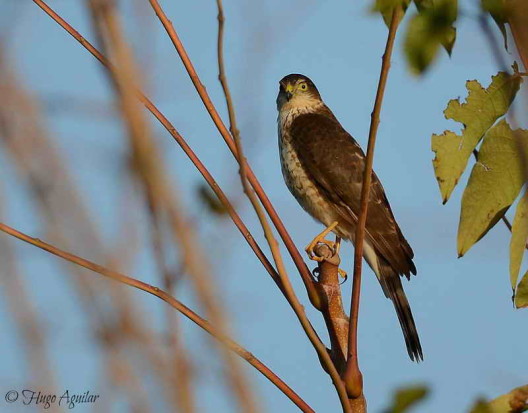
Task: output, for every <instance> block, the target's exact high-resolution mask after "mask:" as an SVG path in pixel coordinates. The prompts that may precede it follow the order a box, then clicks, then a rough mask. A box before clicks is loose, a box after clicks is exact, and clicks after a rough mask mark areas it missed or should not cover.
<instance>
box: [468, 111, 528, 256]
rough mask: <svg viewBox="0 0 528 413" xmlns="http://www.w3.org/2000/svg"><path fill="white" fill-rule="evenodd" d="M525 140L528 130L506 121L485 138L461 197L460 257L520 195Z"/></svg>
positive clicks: (490, 131) (526, 141)
mask: <svg viewBox="0 0 528 413" xmlns="http://www.w3.org/2000/svg"><path fill="white" fill-rule="evenodd" d="M521 142H522V143H521ZM526 143H528V131H524V130H518V131H516V132H515V134H514V132H513V131H512V130H511V129H510V126H509V125H508V124H507V123H506V121H505V120H501V121H500V122H499V123H498V124H497V125H495V126H494V127H493V128H491V129H490V130H489V131H488V133H487V134H486V136H485V137H484V141H483V142H482V145H481V147H480V150H479V154H478V159H477V162H476V163H475V165H474V166H473V170H472V171H471V176H470V177H469V181H468V184H467V187H466V189H465V190H464V195H463V196H462V211H461V213H460V224H459V226H458V254H459V256H462V255H464V254H465V253H466V252H467V251H468V250H469V249H470V248H471V247H472V246H473V244H475V243H476V242H477V241H478V240H479V239H480V238H482V237H483V236H484V235H485V234H486V233H487V232H488V231H489V230H490V229H491V228H492V227H493V226H494V225H495V224H496V223H497V221H498V220H499V219H500V218H501V217H502V216H503V215H504V213H505V212H506V210H507V209H508V208H509V207H510V205H511V204H512V203H513V201H515V198H517V196H518V195H519V192H520V190H521V188H522V185H523V183H524V182H525V179H524V178H525V177H524V173H523V164H522V161H521V156H520V154H519V145H524V147H523V149H525V148H526V147H527V146H528V145H526Z"/></svg>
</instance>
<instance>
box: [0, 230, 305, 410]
mask: <svg viewBox="0 0 528 413" xmlns="http://www.w3.org/2000/svg"><path fill="white" fill-rule="evenodd" d="M0 231H3V232H5V233H6V234H9V235H11V236H13V237H15V238H18V239H19V240H22V241H24V242H27V243H28V244H31V245H34V246H35V247H38V248H40V249H42V250H44V251H47V252H49V253H51V254H53V255H56V256H57V257H60V258H62V259H64V260H66V261H69V262H71V263H74V264H77V265H79V266H81V267H84V268H87V269H89V270H91V271H94V272H96V273H98V274H101V275H103V276H105V277H108V278H111V279H113V280H115V281H117V282H120V283H122V284H126V285H128V286H130V287H134V288H137V289H138V290H142V291H145V292H147V293H149V294H152V295H154V296H156V297H158V298H159V299H161V300H163V301H165V302H166V303H167V304H169V305H170V306H171V307H173V308H174V309H176V310H177V311H179V312H180V313H182V314H183V315H184V316H185V317H187V318H188V319H189V320H191V321H192V322H193V323H195V324H196V325H198V326H199V327H201V328H202V329H204V330H205V331H207V332H208V333H209V334H210V335H211V336H213V337H215V338H216V339H217V340H218V341H220V342H221V343H222V344H224V345H225V346H226V347H227V348H229V349H230V350H231V351H233V352H234V353H236V354H237V355H239V356H240V357H241V358H243V359H244V360H246V361H247V362H248V363H249V364H251V365H252V366H253V367H255V368H256V369H257V370H258V371H259V372H260V373H261V374H262V375H264V377H266V378H267V379H268V380H269V381H271V382H272V383H273V384H274V385H275V386H276V387H277V388H278V389H279V390H280V391H281V392H282V393H284V394H285V395H286V396H287V397H288V398H289V399H290V400H291V401H292V402H293V403H295V404H296V405H297V407H299V409H301V410H302V411H303V412H310V413H314V410H313V409H312V408H311V407H310V406H308V404H306V402H305V401H304V400H303V399H301V398H300V396H299V395H298V394H297V393H295V391H294V390H293V389H291V388H290V387H289V386H288V385H287V384H286V383H284V382H283V381H282V380H281V378H280V377H278V376H277V375H276V374H275V373H273V371H271V370H270V369H269V368H268V367H267V366H266V365H265V364H264V363H262V362H261V361H260V360H259V359H258V358H256V357H255V356H254V355H253V354H252V353H250V352H249V351H247V350H246V349H245V348H243V347H242V346H241V345H240V344H238V343H237V342H236V341H234V340H232V339H231V338H229V337H227V336H225V335H223V334H221V333H219V332H217V331H216V329H215V328H214V327H213V326H212V325H211V324H210V323H209V322H208V321H207V320H205V319H203V318H202V317H200V316H199V315H198V314H196V313H195V312H194V311H193V310H191V309H190V308H189V307H187V306H186V305H185V304H183V303H182V302H181V301H179V300H177V299H176V298H174V297H173V296H172V295H170V294H169V293H167V292H166V291H164V290H161V289H159V288H158V287H154V286H152V285H150V284H147V283H144V282H142V281H139V280H137V279H135V278H132V277H128V276H126V275H124V274H121V273H119V272H117V271H112V270H110V269H108V268H105V267H103V266H101V265H98V264H96V263H94V262H91V261H88V260H86V259H84V258H81V257H79V256H77V255H74V254H70V253H69V252H66V251H63V250H61V249H60V248H57V247H55V246H53V245H51V244H48V243H46V242H44V241H41V240H40V239H38V238H33V237H30V236H29V235H26V234H24V233H22V232H20V231H17V230H16V229H14V228H11V227H10V226H8V225H6V224H3V223H0Z"/></svg>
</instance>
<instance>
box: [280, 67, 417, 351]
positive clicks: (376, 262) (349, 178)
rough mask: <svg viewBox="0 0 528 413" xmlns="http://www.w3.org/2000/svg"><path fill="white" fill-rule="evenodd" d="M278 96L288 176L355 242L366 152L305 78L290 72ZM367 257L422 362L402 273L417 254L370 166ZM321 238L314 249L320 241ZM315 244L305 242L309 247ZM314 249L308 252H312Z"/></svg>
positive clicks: (306, 201)
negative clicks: (399, 224) (397, 220)
mask: <svg viewBox="0 0 528 413" xmlns="http://www.w3.org/2000/svg"><path fill="white" fill-rule="evenodd" d="M279 85H280V87H279V94H278V96H277V110H278V112H279V116H278V131H279V150H280V161H281V168H282V174H283V176H284V180H285V182H286V185H287V186H288V189H289V190H290V192H291V193H292V194H293V196H294V197H295V199H297V202H299V204H300V205H301V206H302V207H303V209H304V210H305V211H307V212H308V213H309V214H310V215H311V216H312V217H313V218H315V219H316V220H317V221H319V222H321V223H322V224H324V225H325V226H326V227H327V229H328V230H327V231H325V232H323V233H322V234H326V233H328V232H330V230H331V231H333V232H334V233H335V234H336V236H337V237H338V241H337V243H338V242H339V241H340V238H343V239H346V240H349V241H351V242H352V243H354V238H355V233H356V225H357V221H358V214H359V209H360V198H361V186H362V181H363V171H364V168H365V163H366V159H365V154H364V153H363V151H362V150H361V148H360V146H359V145H358V143H357V142H356V141H355V140H354V138H353V137H352V136H351V135H350V134H349V133H348V132H347V131H345V129H344V128H343V127H342V126H341V124H340V123H339V121H338V120H337V119H336V117H335V116H334V114H333V113H332V111H331V110H330V109H329V108H328V106H326V105H325V103H324V102H323V100H322V99H321V95H320V94H319V91H318V90H317V88H316V87H315V85H314V83H313V82H312V81H311V80H310V79H309V78H308V77H306V76H303V75H299V74H290V75H288V76H285V77H284V78H283V79H282V80H281V81H280V82H279ZM368 202H369V203H368V214H367V222H366V230H365V240H364V246H363V256H364V258H365V260H366V261H367V263H368V264H369V266H370V268H372V270H373V271H374V273H375V274H376V276H377V278H378V280H379V282H380V284H381V288H382V289H383V292H384V293H385V296H386V297H388V298H390V299H391V300H392V302H393V304H394V308H395V309H396V313H397V315H398V320H399V322H400V325H401V328H402V331H403V336H404V338H405V344H406V346H407V352H408V353H409V357H410V358H411V360H415V361H420V360H423V354H422V347H421V345H420V339H419V337H418V332H417V330H416V325H415V324H414V319H413V316H412V313H411V308H410V306H409V302H408V301H407V297H406V296H405V292H404V291H403V287H402V282H401V279H400V276H401V275H405V276H406V277H407V279H410V275H411V274H416V267H415V266H414V263H413V257H414V253H413V251H412V249H411V247H410V246H409V244H408V243H407V241H406V240H405V238H404V237H403V234H402V232H401V230H400V228H399V226H398V224H397V222H396V219H395V218H394V214H393V213H392V210H391V207H390V205H389V201H388V200H387V197H386V195H385V191H384V190H383V186H382V185H381V182H380V180H379V179H378V177H377V176H376V174H375V173H374V172H372V184H371V188H370V196H369V201H368ZM320 240H321V238H319V239H318V238H316V239H315V240H314V242H312V244H310V245H311V247H312V248H313V246H314V245H315V243H317V241H320ZM309 248H310V247H307V249H309ZM307 252H308V253H309V254H310V251H308V250H307Z"/></svg>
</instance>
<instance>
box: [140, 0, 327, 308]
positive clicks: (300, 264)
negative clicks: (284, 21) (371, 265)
mask: <svg viewBox="0 0 528 413" xmlns="http://www.w3.org/2000/svg"><path fill="white" fill-rule="evenodd" d="M149 1H150V4H151V6H152V8H153V10H154V12H155V13H156V15H157V16H158V18H159V20H160V21H161V23H162V24H163V27H164V28H165V30H166V31H167V34H168V35H169V37H170V39H171V41H172V44H173V45H174V47H175V48H176V51H177V52H178V55H179V56H180V58H181V60H182V63H183V64H184V66H185V69H186V70H187V73H188V74H189V77H190V78H191V81H192V82H193V84H194V87H195V88H196V91H197V92H198V94H199V95H200V98H201V99H202V102H203V104H204V106H205V108H206V109H207V112H208V113H209V115H210V116H211V119H212V120H213V122H214V124H215V125H216V127H217V129H218V131H219V132H220V134H221V135H222V138H223V139H224V141H225V143H226V144H227V146H228V147H229V149H230V151H231V153H232V154H233V156H234V157H235V159H237V160H239V154H238V151H237V147H236V143H235V141H234V138H233V137H232V136H231V134H230V133H229V131H228V130H227V127H226V126H225V124H224V122H223V121H222V119H221V117H220V115H219V114H218V111H217V110H216V108H215V106H214V104H213V102H212V101H211V98H210V97H209V94H208V93H207V91H206V89H205V87H204V85H203V84H202V82H201V81H200V78H199V77H198V74H197V73H196V70H195V69H194V66H193V64H192V62H191V59H190V58H189V56H188V55H187V52H186V50H185V48H184V47H183V44H182V42H181V40H180V38H179V36H178V34H177V33H176V30H174V27H173V25H172V22H171V21H170V20H169V19H168V17H167V15H166V14H165V12H164V11H163V9H162V8H161V6H160V4H159V2H158V1H157V0H149ZM246 173H247V179H248V181H249V182H250V184H251V186H252V187H253V189H254V190H255V193H256V194H257V196H258V197H259V199H260V202H262V205H263V206H264V208H265V209H266V212H267V213H268V215H269V216H270V218H271V221H272V222H273V225H275V228H276V229H277V232H278V233H279V235H280V237H281V238H282V241H283V242H284V245H285V246H286V248H287V250H288V252H289V253H290V255H291V257H292V259H293V261H294V263H295V265H296V267H297V269H298V271H299V274H300V275H301V278H302V280H303V282H304V285H305V287H306V290H307V293H308V296H309V298H310V301H311V302H312V304H313V305H314V306H315V307H316V308H319V306H320V303H319V295H318V293H317V289H316V287H315V285H314V281H313V278H312V274H311V273H310V270H309V269H308V266H307V265H306V263H305V262H304V260H303V259H302V257H301V254H300V253H299V250H298V249H297V247H296V246H295V244H294V243H293V240H292V239H291V237H290V234H289V233H288V231H287V230H286V227H285V226H284V224H283V223H282V221H281V219H280V218H279V215H278V214H277V211H275V208H274V207H273V205H272V204H271V201H270V200H269V198H268V196H267V195H266V193H265V192H264V189H263V188H262V186H261V185H260V182H259V181H258V180H257V177H256V176H255V174H254V173H253V171H252V170H251V168H250V167H249V165H247V166H246Z"/></svg>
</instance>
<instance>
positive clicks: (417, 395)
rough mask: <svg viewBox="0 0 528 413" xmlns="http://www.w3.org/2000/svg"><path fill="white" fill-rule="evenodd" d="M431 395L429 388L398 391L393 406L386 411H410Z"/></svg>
mask: <svg viewBox="0 0 528 413" xmlns="http://www.w3.org/2000/svg"><path fill="white" fill-rule="evenodd" d="M428 394H429V389H428V388H427V386H422V385H418V386H410V387H405V388H402V389H398V390H396V392H395V393H394V397H393V401H392V406H391V407H390V408H388V409H386V410H385V413H404V412H406V411H408V410H409V408H410V407H412V406H414V405H415V404H417V403H418V402H420V401H421V400H423V399H424V398H425V397H427V395H428Z"/></svg>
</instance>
